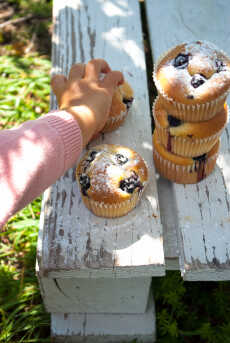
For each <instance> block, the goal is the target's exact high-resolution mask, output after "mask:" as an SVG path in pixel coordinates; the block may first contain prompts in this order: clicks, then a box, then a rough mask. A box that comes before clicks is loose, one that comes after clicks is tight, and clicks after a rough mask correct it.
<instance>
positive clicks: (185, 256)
mask: <svg viewBox="0 0 230 343" xmlns="http://www.w3.org/2000/svg"><path fill="white" fill-rule="evenodd" d="M145 3H146V11H147V16H148V24H149V32H150V39H151V45H152V52H153V56H154V60H155V61H156V60H157V59H158V58H159V56H160V55H161V54H162V53H163V52H165V51H167V50H168V49H169V48H171V47H172V46H174V45H176V44H179V43H181V42H184V41H193V40H197V39H199V40H207V41H211V42H213V43H215V44H216V45H217V46H218V47H220V48H221V49H223V50H225V51H226V52H227V53H228V54H229V55H230V44H229V25H228V23H229V19H230V18H229V16H230V15H229V13H230V3H229V2H227V1H223V0H218V1H206V0H199V1H198V0H197V1H196V3H195V5H194V2H191V1H183V0H182V1H181V0H175V1H171V0H165V1H156V0H153V1H152V0H151V1H148V0H147V1H145ZM229 137H230V132H229V126H228V128H226V130H225V131H224V133H223V134H222V139H221V151H220V154H219V158H218V161H217V166H216V168H215V171H214V172H213V173H212V175H210V176H209V177H208V178H206V179H205V180H203V181H202V182H200V183H198V184H196V185H186V186H183V185H177V184H174V183H172V184H171V187H172V193H173V194H172V197H173V198H174V199H175V207H176V211H175V226H176V230H177V237H175V241H177V239H178V243H179V250H180V268H181V272H182V275H183V276H184V279H186V280H193V281H195V280H229V279H230V261H229V254H230V252H229V249H230V247H229V244H230V230H229V227H230V196H229V191H230V179H229V175H230V155H229V152H230V145H229ZM161 206H164V208H165V213H167V207H168V202H167V198H164V199H162V203H161ZM173 228H174V229H175V227H173ZM173 245H174V246H175V247H176V243H175V244H173V243H172V246H173ZM174 255H175V256H176V255H177V253H176V251H174Z"/></svg>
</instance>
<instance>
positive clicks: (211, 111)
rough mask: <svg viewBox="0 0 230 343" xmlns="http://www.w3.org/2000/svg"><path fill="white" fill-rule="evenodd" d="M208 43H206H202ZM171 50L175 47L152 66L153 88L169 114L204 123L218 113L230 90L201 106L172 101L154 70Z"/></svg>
mask: <svg viewBox="0 0 230 343" xmlns="http://www.w3.org/2000/svg"><path fill="white" fill-rule="evenodd" d="M202 42H206V43H209V42H207V41H202ZM185 43H186V42H183V43H181V44H178V45H183V44H185ZM173 49H175V46H174V47H172V48H171V49H169V50H167V51H166V52H165V53H163V54H162V55H161V56H160V57H159V58H158V60H157V62H156V63H155V64H154V69H153V73H152V77H153V81H154V83H155V86H156V88H157V90H158V92H159V94H160V95H161V96H162V98H163V99H164V101H165V106H166V108H168V109H169V108H170V111H171V114H174V115H175V116H176V117H177V118H179V119H181V120H184V121H189V122H199V121H204V120H208V119H211V118H212V117H214V116H215V114H216V113H217V112H218V111H219V109H220V108H221V107H222V105H223V104H224V103H225V101H226V98H227V96H228V94H229V92H230V89H228V91H226V92H225V93H223V94H222V95H221V96H219V97H218V98H216V99H214V100H212V101H209V102H205V103H203V104H192V105H189V104H183V103H179V102H176V101H174V100H173V99H172V98H170V97H169V96H168V95H167V94H165V92H164V91H163V89H162V87H161V84H160V82H159V81H158V80H157V77H156V70H157V67H158V65H159V63H160V61H161V60H162V59H163V58H164V57H165V56H166V55H167V54H169V53H170V52H171V51H172V50H173ZM218 51H220V52H221V53H222V54H223V55H225V56H227V54H226V53H225V52H224V51H223V50H221V49H218Z"/></svg>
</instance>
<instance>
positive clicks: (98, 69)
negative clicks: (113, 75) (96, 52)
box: [85, 58, 111, 80]
mask: <svg viewBox="0 0 230 343" xmlns="http://www.w3.org/2000/svg"><path fill="white" fill-rule="evenodd" d="M110 71H111V69H110V66H109V65H108V63H107V62H106V61H105V60H103V59H100V58H98V59H94V60H91V61H89V63H88V64H87V65H86V67H85V78H87V79H89V80H98V78H99V76H100V73H109V72H110Z"/></svg>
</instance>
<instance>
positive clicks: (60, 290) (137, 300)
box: [40, 277, 152, 314]
mask: <svg viewBox="0 0 230 343" xmlns="http://www.w3.org/2000/svg"><path fill="white" fill-rule="evenodd" d="M151 281H152V278H150V277H149V278H123V279H114V278H113V279H109V278H106V279H103V278H100V279H92V280H90V282H89V280H88V279H85V278H84V279H80V278H75V279H51V278H44V277H43V278H41V279H40V285H41V288H42V289H43V301H44V304H45V307H46V310H47V311H48V312H51V313H56V312H59V313H60V312H61V313H120V314H121V313H132V314H134V313H135V314H137V313H144V312H145V311H146V308H147V303H148V299H149V292H150V285H151Z"/></svg>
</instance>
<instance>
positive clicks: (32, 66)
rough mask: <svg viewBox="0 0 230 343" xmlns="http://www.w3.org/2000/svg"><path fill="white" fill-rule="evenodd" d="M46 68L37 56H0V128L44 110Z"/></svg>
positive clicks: (46, 103)
mask: <svg viewBox="0 0 230 343" xmlns="http://www.w3.org/2000/svg"><path fill="white" fill-rule="evenodd" d="M50 67H51V63H50V61H49V60H47V59H43V58H39V57H38V56H29V57H18V56H0V127H3V128H9V127H11V126H15V125H18V124H20V123H22V122H24V121H25V120H29V119H35V118H36V117H38V116H39V115H41V114H42V113H46V112H47V111H48V106H49V94H50V75H49V72H50Z"/></svg>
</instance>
